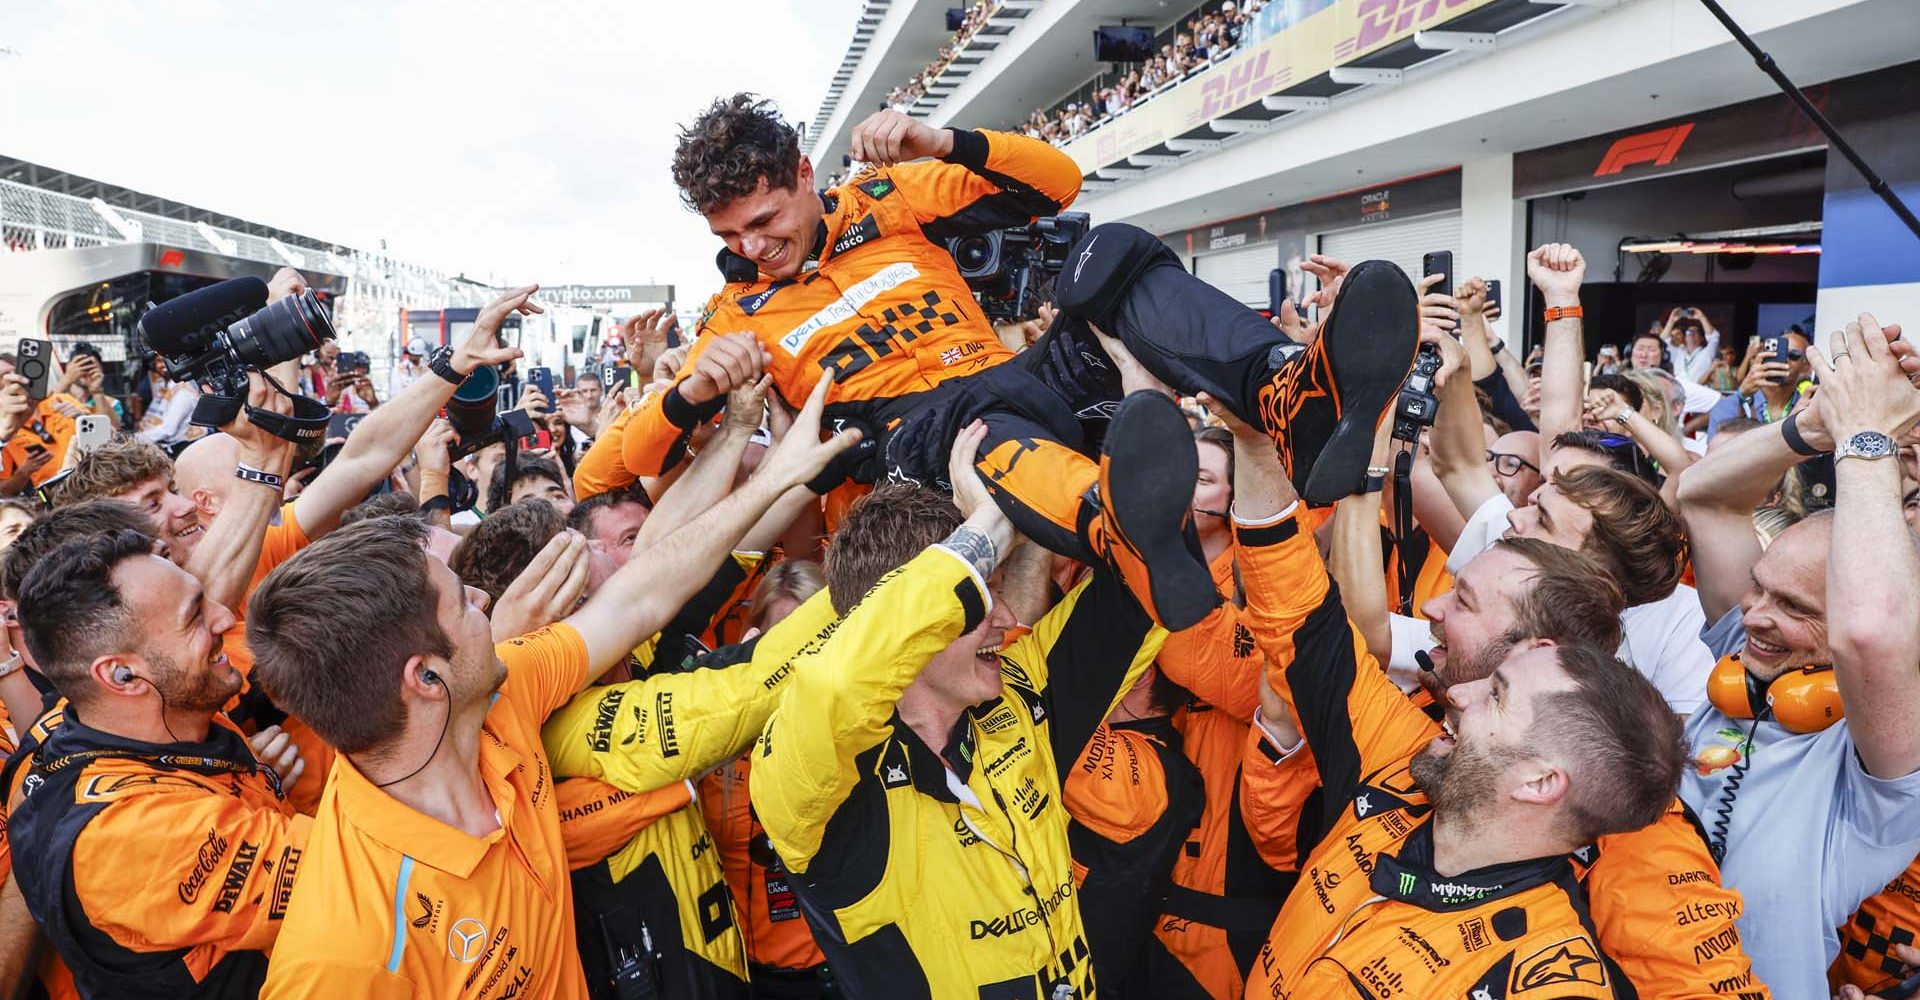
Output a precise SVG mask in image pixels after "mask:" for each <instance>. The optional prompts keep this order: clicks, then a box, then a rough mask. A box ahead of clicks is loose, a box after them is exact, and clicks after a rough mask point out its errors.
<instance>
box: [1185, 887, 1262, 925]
mask: <svg viewBox="0 0 1920 1000" xmlns="http://www.w3.org/2000/svg"><path fill="white" fill-rule="evenodd" d="M1162 910H1163V912H1165V913H1166V914H1167V915H1168V916H1174V917H1180V918H1181V919H1183V920H1191V921H1193V922H1194V923H1198V924H1206V925H1207V926H1209V927H1218V928H1220V929H1221V930H1229V931H1262V932H1265V931H1269V930H1272V929H1273V922H1274V921H1275V920H1278V919H1280V900H1277V899H1267V898H1264V897H1259V896H1216V895H1214V894H1213V893H1210V892H1200V891H1198V890H1196V889H1188V888H1186V887H1184V886H1178V885H1176V886H1171V887H1169V888H1168V889H1167V895H1166V898H1165V900H1164V905H1163V907H1162Z"/></svg>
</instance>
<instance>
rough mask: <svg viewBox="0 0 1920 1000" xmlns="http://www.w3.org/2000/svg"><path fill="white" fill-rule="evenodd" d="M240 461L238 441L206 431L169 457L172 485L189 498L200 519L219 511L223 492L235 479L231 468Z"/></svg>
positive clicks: (224, 495) (229, 487) (223, 500)
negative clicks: (171, 457)
mask: <svg viewBox="0 0 1920 1000" xmlns="http://www.w3.org/2000/svg"><path fill="white" fill-rule="evenodd" d="M239 461H240V442H238V441H235V440H234V439H233V438H232V437H231V436H230V435H226V434H209V435H207V436H206V437H203V438H201V439H200V440H198V441H195V442H194V443H192V444H190V445H188V446H187V450H185V451H183V452H181V453H180V457H178V458H176V459H174V460H173V482H174V488H175V489H176V490H178V491H179V493H180V495H181V496H183V497H186V498H187V499H189V500H192V501H193V505H194V506H195V507H198V508H199V509H200V515H201V517H203V518H212V517H214V516H216V515H218V514H219V513H220V507H221V506H222V504H223V503H224V502H225V500H226V498H227V491H228V490H229V489H232V486H231V485H230V484H232V483H233V482H235V480H234V478H233V470H234V467H235V465H237V464H238V463H239Z"/></svg>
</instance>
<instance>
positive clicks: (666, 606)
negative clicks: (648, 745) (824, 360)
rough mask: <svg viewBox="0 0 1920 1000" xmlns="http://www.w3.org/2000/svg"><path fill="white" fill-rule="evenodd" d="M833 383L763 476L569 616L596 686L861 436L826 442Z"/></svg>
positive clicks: (638, 557)
mask: <svg viewBox="0 0 1920 1000" xmlns="http://www.w3.org/2000/svg"><path fill="white" fill-rule="evenodd" d="M830 384H831V380H830V379H826V378H822V379H821V380H820V383H819V384H818V385H817V386H815V387H814V391H813V395H812V397H811V398H809V399H808V400H807V405H806V408H805V409H803V410H802V411H801V412H800V416H799V418H798V419H797V420H795V421H794V427H793V430H792V431H791V432H790V433H788V435H787V438H786V440H784V441H782V442H781V443H780V445H779V446H778V447H776V448H774V449H773V450H772V451H770V452H768V453H767V459H766V462H765V463H763V464H762V465H761V467H760V473H759V475H756V476H754V477H753V478H752V479H750V480H748V481H747V483H746V484H745V485H744V486H742V487H741V488H740V489H738V490H735V491H734V492H733V493H732V494H731V495H730V496H728V497H727V498H726V499H725V500H722V501H720V503H718V504H716V505H715V506H714V507H713V508H712V509H711V510H709V511H707V512H706V513H705V514H702V515H701V516H699V517H697V518H695V519H694V520H692V521H691V522H689V523H688V524H687V525H686V526H684V527H682V528H681V529H680V530H678V531H676V532H674V533H673V534H672V535H669V536H668V537H666V538H664V539H661V540H660V542H659V543H658V544H656V545H653V546H651V547H649V548H648V549H647V550H646V551H645V552H640V551H635V552H634V554H633V556H632V558H630V559H628V560H627V564H626V565H625V566H622V567H621V568H620V571H619V572H617V573H615V574H614V575H613V576H611V577H609V578H608V579H607V581H606V582H605V583H604V584H602V585H601V587H600V591H599V592H598V593H597V594H595V595H594V596H593V599H592V600H589V601H588V602H587V604H586V606H585V607H583V608H581V609H580V610H579V611H577V612H575V613H574V614H573V616H572V617H570V618H568V619H567V623H568V624H569V625H572V626H573V627H574V629H575V630H576V631H578V632H579V633H580V637H581V638H582V639H583V640H585V642H586V644H587V679H588V680H589V681H590V680H592V679H593V678H595V677H598V676H600V675H601V674H603V673H605V672H606V670H607V668H608V667H611V666H613V665H614V664H615V663H618V662H620V660H621V659H622V658H623V657H625V656H626V655H627V654H628V653H629V652H631V651H632V650H633V648H634V647H635V646H637V645H639V643H640V641H641V640H642V639H645V638H646V637H647V636H650V635H652V634H654V633H655V632H658V631H660V629H661V628H662V627H664V626H665V625H666V624H667V623H668V622H669V621H671V620H672V619H673V616H674V615H675V614H676V613H678V612H679V610H680V608H681V606H682V605H684V604H686V603H687V599H688V598H690V597H692V596H693V595H694V592H695V591H697V590H699V589H700V587H701V586H703V585H705V583H706V582H707V580H708V579H709V578H710V577H712V576H713V571H714V569H715V568H716V567H718V566H719V565H720V561H721V560H722V559H725V558H727V556H728V554H729V553H731V552H732V551H733V548H734V546H735V544H737V543H738V542H739V541H740V538H741V536H743V535H745V534H746V533H747V529H748V528H751V527H752V526H753V524H754V522H755V521H758V520H759V519H760V517H761V515H763V514H765V513H766V512H767V508H768V507H771V506H772V505H773V503H774V501H776V500H778V499H779V498H780V496H781V495H782V494H784V493H785V492H786V491H787V490H788V489H790V488H792V487H795V486H799V485H801V484H803V483H805V482H807V481H808V480H809V479H812V478H813V477H814V476H815V475H817V474H819V472H820V470H821V469H823V468H825V467H826V464H827V462H828V461H829V460H831V459H832V458H833V456H835V455H837V454H839V453H840V452H842V451H844V450H846V448H848V447H849V446H851V445H852V444H853V443H854V442H856V441H858V440H859V439H860V434H859V432H858V431H842V432H841V433H839V434H836V435H834V436H833V437H831V438H829V439H827V440H826V441H821V440H820V411H821V409H822V408H823V407H824V405H825V402H826V395H827V387H828V386H829V385H830Z"/></svg>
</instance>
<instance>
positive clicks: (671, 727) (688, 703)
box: [541, 592, 834, 1000]
mask: <svg viewBox="0 0 1920 1000" xmlns="http://www.w3.org/2000/svg"><path fill="white" fill-rule="evenodd" d="M833 617H834V616H833V607H832V605H831V604H829V603H828V601H827V596H826V594H825V592H822V593H820V594H817V595H815V597H814V599H812V600H809V601H808V602H806V603H805V604H802V605H801V606H800V607H799V608H798V609H796V610H795V611H794V612H793V614H792V615H790V616H788V617H787V618H786V619H785V620H783V621H782V622H780V624H778V625H776V626H774V627H773V628H772V629H769V630H768V631H767V632H766V633H765V634H763V635H760V636H757V637H755V639H754V640H753V641H751V642H748V643H743V644H737V645H733V646H726V647H722V648H721V649H718V650H715V651H714V652H713V653H711V654H706V655H703V656H698V657H695V658H693V659H692V660H691V661H689V662H687V663H685V664H684V665H683V666H681V667H678V668H674V669H656V670H655V671H654V672H652V673H649V674H647V675H646V676H644V677H641V678H639V679H637V680H632V681H627V682H624V683H619V684H609V685H606V686H604V687H595V688H589V689H588V690H586V691H584V692H582V693H581V694H580V695H579V696H578V697H576V698H575V699H574V700H573V701H571V702H570V703H568V704H567V705H565V706H564V707H562V708H561V709H560V710H559V711H557V712H555V713H554V714H553V715H552V716H551V717H550V718H549V719H548V720H547V723H546V725H545V727H544V728H543V730H542V734H541V735H542V738H543V742H544V743H545V746H546V750H547V757H548V759H549V761H551V763H552V766H553V770H554V773H555V774H556V775H557V776H560V777H563V778H567V779H570V780H580V779H582V778H586V779H593V780H595V781H597V782H601V783H604V784H605V785H609V786H612V787H613V788H614V789H617V790H619V791H621V792H627V793H632V794H636V795H649V796H650V795H655V794H660V793H661V790H662V789H667V790H668V791H667V792H666V794H668V795H677V794H678V793H677V792H675V791H672V789H674V788H675V787H676V786H680V787H684V788H686V791H687V795H686V798H685V800H684V802H683V804H681V805H680V807H679V808H676V809H672V810H670V811H665V812H664V814H659V812H660V811H659V810H657V809H652V808H649V806H648V805H646V804H644V803H643V802H640V801H634V800H625V799H623V800H620V801H619V802H617V803H615V802H611V801H605V802H604V804H603V805H601V806H600V807H599V809H606V808H609V807H613V806H619V807H624V808H623V809H621V810H619V812H622V813H624V817H625V818H626V819H627V820H628V821H630V822H632V823H633V824H634V829H633V832H632V835H631V839H629V840H627V841H626V842H625V843H624V844H622V845H621V846H619V847H618V848H617V849H614V850H612V852H611V853H610V854H608V855H606V856H605V858H604V859H602V860H598V861H597V862H596V863H593V864H589V865H585V866H576V867H575V870H574V874H573V883H574V890H575V905H576V907H577V909H578V911H579V919H577V920H576V922H575V923H576V929H577V931H578V934H579V937H580V956H581V963H582V966H583V968H584V969H585V970H586V973H587V978H588V985H589V988H590V989H591V990H593V991H594V995H595V996H602V995H606V996H612V995H613V994H612V992H611V987H610V986H609V985H608V982H609V976H610V969H611V968H612V966H613V965H615V964H617V963H616V962H615V961H612V960H610V958H609V955H608V952H609V951H615V952H619V951H625V952H628V953H636V952H639V951H641V950H642V947H641V946H642V943H643V942H642V938H643V935H642V934H641V927H642V925H644V927H645V934H644V938H645V939H646V940H647V941H649V942H650V943H651V947H652V951H653V952H655V953H657V954H658V955H659V956H660V959H659V963H658V965H659V975H660V982H661V988H662V990H663V991H664V995H666V996H673V997H688V998H694V1000H706V998H714V997H739V996H744V995H745V992H746V983H747V979H748V973H747V959H746V949H745V946H744V944H743V942H742V940H741V937H740V930H739V926H738V923H737V921H736V919H735V916H734V912H733V903H732V898H731V894H730V893H729V891H728V887H727V881H726V876H725V872H724V871H723V870H722V868H721V865H720V858H719V853H718V852H717V851H716V850H715V849H714V841H713V837H712V835H711V833H710V832H709V831H708V830H707V826H706V820H705V818H704V816H703V815H702V813H701V810H700V806H699V803H698V802H697V801H696V800H695V799H694V796H693V794H692V788H691V787H690V785H688V783H689V782H691V781H693V780H695V779H697V778H698V777H699V776H700V775H701V774H703V773H704V772H706V771H707V770H709V769H710V768H713V767H715V766H718V765H720V764H723V763H725V762H726V761H727V760H729V759H731V758H733V757H737V756H739V755H740V754H741V753H742V752H744V751H745V750H746V749H747V748H748V747H749V746H751V745H752V743H753V740H754V738H755V737H756V736H758V735H759V732H760V728H761V726H762V725H763V724H764V723H765V722H766V719H767V714H768V713H769V712H770V711H771V710H772V708H773V706H774V703H775V701H776V700H777V699H778V697H779V694H780V689H781V686H782V684H783V683H784V682H786V681H787V679H788V678H789V677H790V676H791V670H792V655H793V652H794V651H795V650H796V649H798V648H799V647H800V646H801V645H802V644H803V643H805V642H806V641H807V640H809V639H811V638H813V637H814V635H816V634H817V633H818V632H819V631H820V630H821V629H822V628H824V627H825V625H826V623H827V622H829V621H831V620H832V619H833ZM569 783H570V781H562V782H561V788H562V789H565V788H566V785H567V784H569ZM561 797H562V799H563V801H566V800H568V796H567V795H566V794H564V792H563V794H562V796H561ZM596 801H603V800H600V799H598V797H596V796H593V795H588V796H586V799H585V801H583V802H577V803H574V805H573V808H576V809H594V810H595V811H596V812H597V811H599V809H596V807H595V806H594V805H593V803H594V802H596ZM609 818H610V819H611V818H613V813H611V812H610V813H609ZM574 820H575V822H574V823H573V824H572V825H573V826H574V828H575V829H576V830H580V828H582V827H583V826H591V825H593V824H592V821H591V819H590V818H589V817H586V816H584V815H576V816H575V817H574ZM583 821H584V822H583ZM567 826H568V824H567V823H566V822H565V818H564V817H563V823H562V827H563V830H565V829H566V828H567ZM584 832H585V831H581V832H580V833H576V834H574V836H580V835H582V833H584ZM602 839H603V842H612V840H611V839H610V838H602ZM609 942H611V943H609Z"/></svg>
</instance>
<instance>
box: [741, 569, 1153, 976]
mask: <svg viewBox="0 0 1920 1000" xmlns="http://www.w3.org/2000/svg"><path fill="white" fill-rule="evenodd" d="M991 600H992V598H991V596H990V595H989V593H988V591H987V587H986V582H985V581H984V580H982V579H981V578H980V577H979V575H978V574H977V573H976V571H975V570H974V568H973V567H972V565H971V564H969V563H968V562H967V561H966V560H965V559H964V558H963V557H961V556H959V555H957V554H955V553H954V552H953V551H952V550H950V549H948V548H946V547H944V546H940V545H936V546H933V547H931V548H929V549H927V550H926V551H925V552H923V553H921V554H920V555H919V556H917V557H915V558H914V559H913V560H912V561H910V562H909V563H907V564H906V565H905V566H903V567H901V568H900V569H897V570H895V571H894V572H892V573H890V574H888V575H887V576H886V577H885V578H883V579H882V580H881V581H880V583H879V584H877V585H876V586H875V587H874V589H873V590H872V591H870V592H869V593H868V594H867V595H866V596H865V597H864V598H863V599H862V600H861V601H860V603H859V604H858V605H857V606H856V607H854V608H853V609H852V610H851V611H850V612H849V613H848V614H847V616H846V617H845V618H843V619H841V620H840V621H839V623H838V624H837V625H836V626H834V627H833V628H832V629H831V631H830V633H829V634H827V635H825V636H824V637H823V638H822V639H821V641H819V642H816V643H812V644H809V646H808V647H807V648H806V649H805V650H804V651H803V652H802V653H801V654H800V656H799V657H798V659H797V660H796V662H795V667H794V677H793V679H792V680H791V681H790V682H789V683H788V687H787V690H786V692H785V694H784V695H783V696H782V698H781V701H780V705H779V707H778V708H777V709H776V710H775V711H774V714H773V717H772V718H771V719H770V720H769V721H768V723H767V728H766V732H765V733H764V734H763V735H762V736H761V739H760V742H759V744H758V745H757V747H756V749H755V751H754V753H755V757H754V762H753V774H752V794H753V801H754V807H755V809H756V811H758V813H759V815H760V820H761V822H762V823H763V824H764V825H765V826H766V830H767V836H768V837H769V839H770V840H771V841H772V843H773V846H774V849H775V850H776V851H777V852H778V853H779V855H780V857H781V859H782V860H783V861H784V862H785V863H786V866H787V868H788V870H789V871H791V872H792V873H793V877H794V888H795V890H796V893H797V895H798V896H799V900H800V905H801V909H802V912H804V913H805V914H806V918H807V922H808V924H809V925H810V926H812V928H813V932H814V938H815V940H816V941H818V943H819V945H820V950H821V951H822V952H823V953H825V955H826V957H827V962H828V964H829V965H831V966H832V967H833V969H834V972H835V976H836V978H837V980H838V982H839V983H840V985H841V988H842V990H843V992H844V994H845V995H846V996H849V997H856V998H882V997H884V998H890V1000H891V998H902V1000H911V998H928V1000H1013V998H1045V997H1052V996H1054V995H1055V993H1056V990H1058V989H1060V988H1061V987H1063V986H1064V987H1070V988H1071V989H1072V990H1073V994H1072V995H1073V996H1076V997H1082V998H1087V997H1093V996H1095V995H1096V994H1095V992H1094V979H1095V975H1094V971H1093V966H1092V963H1091V962H1090V961H1089V958H1090V952H1089V948H1088V944H1087V939H1086V933H1085V931H1084V928H1083V923H1082V919H1081V908H1080V904H1079V900H1078V898H1077V895H1076V891H1075V886H1074V869H1073V857H1072V852H1071V849H1070V847H1069V843H1068V836H1067V827H1068V818H1067V813H1066V810H1065V808H1064V807H1063V806H1062V804H1061V803H1062V795H1063V792H1062V779H1063V774H1064V772H1065V770H1066V769H1067V768H1068V767H1071V766H1072V765H1073V764H1074V762H1075V761H1077V760H1078V759H1079V757H1080V753H1081V750H1082V749H1083V748H1084V747H1085V746H1086V743H1087V740H1088V738H1089V736H1090V735H1091V734H1092V733H1093V731H1094V729H1095V728H1096V727H1097V726H1098V725H1099V724H1100V722H1101V720H1103V719H1104V718H1106V716H1107V715H1108V713H1109V712H1110V711H1111V710H1112V707H1113V705H1114V704H1115V703H1116V702H1117V701H1118V700H1119V696H1120V693H1121V692H1122V691H1124V690H1125V689H1126V688H1127V687H1128V686H1130V685H1131V684H1132V682H1133V680H1135V679H1137V678H1138V677H1139V676H1140V675H1141V674H1142V673H1144V672H1145V671H1146V668H1147V666H1148V664H1150V663H1151V662H1152V660H1153V657H1154V654H1155V653H1157V652H1158V651H1159V647H1160V642H1161V640H1162V637H1163V636H1164V633H1162V632H1161V631H1160V630H1158V629H1157V628H1154V627H1153V624H1152V621H1151V620H1150V619H1149V618H1148V617H1147V616H1146V614H1145V612H1144V611H1142V610H1141V609H1140V607H1139V606H1138V604H1137V603H1135V602H1134V600H1133V599H1132V597H1131V596H1130V595H1129V594H1128V593H1127V592H1126V589H1125V587H1124V586H1123V585H1121V584H1120V583H1119V582H1117V581H1115V580H1113V579H1111V578H1109V577H1107V576H1106V575H1105V574H1096V575H1095V576H1094V577H1093V578H1092V579H1091V580H1089V581H1088V582H1086V583H1083V584H1081V585H1080V586H1079V587H1077V588H1075V589H1074V590H1073V591H1071V592H1070V593H1069V594H1068V595H1067V596H1066V598H1064V599H1063V600H1062V601H1061V602H1060V604H1059V605H1057V606H1055V607H1054V608H1053V609H1052V610H1051V611H1049V612H1048V613H1047V614H1046V616H1044V617H1043V618H1041V619H1040V621H1039V622H1038V623H1036V624H1035V626H1034V629H1033V631H1032V632H1031V633H1030V634H1027V635H1024V636H1021V637H1020V638H1018V639H1017V640H1015V641H1013V642H1011V643H1009V644H1007V645H1006V646H1005V647H1004V648H1003V649H1002V650H1001V653H1000V663H1001V677H1002V679H1003V681H1004V683H1005V688H1004V692H1003V694H1002V695H1001V696H999V697H996V698H993V699H991V700H989V701H986V702H982V703H981V704H978V705H974V706H972V707H970V708H968V709H967V710H966V711H964V712H962V713H961V716H960V718H959V719H958V720H957V722H956V723H955V726H954V730H953V733H952V735H951V737H950V738H949V739H948V740H947V742H946V745H945V746H942V747H940V748H938V749H935V748H932V747H929V746H928V745H927V744H926V743H924V742H922V740H921V739H920V737H919V736H918V735H916V734H915V732H914V731H913V730H912V729H911V728H910V727H909V726H908V725H907V724H906V723H905V722H904V721H902V719H901V717H900V715H899V713H898V711H897V709H896V704H897V703H898V702H899V700H900V696H901V694H902V692H904V691H905V690H906V689H907V687H908V686H909V685H911V684H912V683H913V682H914V680H915V678H916V677H917V676H918V675H919V673H920V671H921V670H922V669H923V668H924V667H925V666H926V664H927V662H928V661H929V660H930V659H931V658H932V657H933V656H934V655H935V654H937V653H939V652H940V651H941V650H943V649H945V648H947V646H949V645H950V644H951V643H952V642H953V641H954V640H955V639H957V638H958V637H960V636H961V635H963V634H965V633H967V632H968V631H970V630H972V629H973V628H974V627H976V626H977V625H978V624H979V623H980V622H981V621H982V620H983V619H984V617H985V615H986V613H987V611H988V608H989V602H990V601H991Z"/></svg>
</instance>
